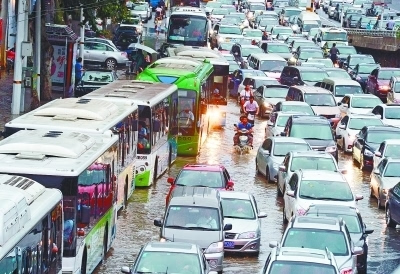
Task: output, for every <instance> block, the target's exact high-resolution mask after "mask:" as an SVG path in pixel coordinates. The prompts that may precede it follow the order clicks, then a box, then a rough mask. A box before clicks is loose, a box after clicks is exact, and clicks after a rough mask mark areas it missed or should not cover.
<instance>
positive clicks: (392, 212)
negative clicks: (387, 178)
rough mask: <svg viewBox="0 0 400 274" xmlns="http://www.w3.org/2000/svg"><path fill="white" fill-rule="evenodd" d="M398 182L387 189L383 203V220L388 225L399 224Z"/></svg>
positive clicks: (399, 185) (394, 225)
mask: <svg viewBox="0 0 400 274" xmlns="http://www.w3.org/2000/svg"><path fill="white" fill-rule="evenodd" d="M399 193H400V182H399V183H397V184H396V185H395V186H394V187H393V188H391V189H390V190H389V193H388V196H387V199H386V200H387V202H386V205H385V221H386V225H387V226H388V227H392V228H395V227H396V226H397V225H398V224H400V214H399V212H400V195H399Z"/></svg>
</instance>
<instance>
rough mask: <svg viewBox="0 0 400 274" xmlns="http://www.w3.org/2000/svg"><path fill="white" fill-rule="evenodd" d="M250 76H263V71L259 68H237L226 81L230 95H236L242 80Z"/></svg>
mask: <svg viewBox="0 0 400 274" xmlns="http://www.w3.org/2000/svg"><path fill="white" fill-rule="evenodd" d="M250 76H265V73H264V72H262V71H261V70H254V69H237V70H235V71H234V72H233V73H232V78H231V79H230V82H229V83H228V88H229V90H230V95H232V96H234V97H236V96H238V95H239V93H240V92H238V89H239V86H240V85H241V84H242V82H243V80H244V79H246V78H248V77H250Z"/></svg>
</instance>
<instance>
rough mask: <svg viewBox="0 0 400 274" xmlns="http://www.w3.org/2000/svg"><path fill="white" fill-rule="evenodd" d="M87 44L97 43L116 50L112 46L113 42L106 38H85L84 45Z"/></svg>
mask: <svg viewBox="0 0 400 274" xmlns="http://www.w3.org/2000/svg"><path fill="white" fill-rule="evenodd" d="M87 42H99V43H103V44H107V45H109V46H111V47H113V48H117V46H116V45H115V44H114V42H113V41H112V40H110V39H106V38H99V37H93V38H85V43H87Z"/></svg>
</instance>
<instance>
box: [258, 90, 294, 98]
mask: <svg viewBox="0 0 400 274" xmlns="http://www.w3.org/2000/svg"><path fill="white" fill-rule="evenodd" d="M287 92H288V88H285V87H267V88H266V89H264V94H263V97H264V98H286V95H287Z"/></svg>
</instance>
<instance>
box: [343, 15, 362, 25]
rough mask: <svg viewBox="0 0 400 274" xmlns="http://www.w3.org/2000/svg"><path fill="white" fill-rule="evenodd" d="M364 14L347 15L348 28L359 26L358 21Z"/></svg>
mask: <svg viewBox="0 0 400 274" xmlns="http://www.w3.org/2000/svg"><path fill="white" fill-rule="evenodd" d="M361 17H362V14H351V15H350V16H348V17H347V20H346V27H348V28H353V29H355V28H357V25H358V21H359V20H360V19H361Z"/></svg>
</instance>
